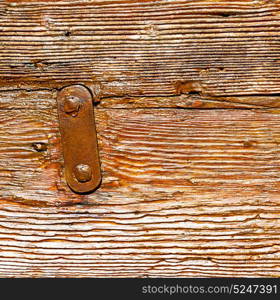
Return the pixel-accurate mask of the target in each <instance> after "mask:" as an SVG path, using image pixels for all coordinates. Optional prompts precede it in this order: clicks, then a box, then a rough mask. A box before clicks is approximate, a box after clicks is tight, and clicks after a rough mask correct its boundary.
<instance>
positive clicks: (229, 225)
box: [0, 107, 280, 277]
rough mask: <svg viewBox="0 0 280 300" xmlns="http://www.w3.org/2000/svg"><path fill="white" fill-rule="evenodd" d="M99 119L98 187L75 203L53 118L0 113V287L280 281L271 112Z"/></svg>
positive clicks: (278, 184)
mask: <svg viewBox="0 0 280 300" xmlns="http://www.w3.org/2000/svg"><path fill="white" fill-rule="evenodd" d="M96 119H97V130H98V138H99V146H100V153H101V161H102V171H103V183H102V186H101V188H100V189H99V190H98V191H96V192H95V193H93V194H91V195H83V196H78V195H75V194H73V193H72V192H70V191H69V189H68V188H67V186H66V184H65V182H64V178H63V171H62V170H63V161H62V153H61V148H60V140H59V132H58V124H57V115H56V110H55V109H53V108H51V107H49V108H46V107H45V108H44V109H31V110H26V109H4V108H3V109H2V110H0V125H1V126H0V191H1V192H0V193H1V201H0V276H2V277H3V276H4V277H13V276H16V277H28V276H33V277H47V276H48V277H49V276H56V277H67V276H72V277H73V276H74V277H79V276H81V277H85V276H94V277H95V276H96V277H103V276H107V277H108V276H109V277H111V276H113V277H146V276H154V277H170V276H178V277H181V276H236V277H239V276H260V277H261V276H275V277H279V276H280V272H279V270H280V245H279V237H280V219H279V212H280V199H279V190H280V159H279V157H280V156H279V141H280V130H279V129H280V118H279V111H278V110H229V109H228V110H172V109H97V110H96ZM38 143H45V146H44V147H43V146H42V144H38ZM38 145H41V147H39V146H38ZM39 150H40V151H41V150H43V151H41V152H38V151H39Z"/></svg>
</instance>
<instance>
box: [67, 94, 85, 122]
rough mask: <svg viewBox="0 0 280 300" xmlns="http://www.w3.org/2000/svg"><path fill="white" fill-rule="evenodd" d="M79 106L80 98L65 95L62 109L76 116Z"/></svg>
mask: <svg viewBox="0 0 280 300" xmlns="http://www.w3.org/2000/svg"><path fill="white" fill-rule="evenodd" d="M80 107H81V100H80V99H79V98H78V97H76V96H66V97H65V99H64V107H63V109H64V111H65V112H66V113H67V114H71V115H72V117H75V116H77V114H78V112H79V110H80Z"/></svg>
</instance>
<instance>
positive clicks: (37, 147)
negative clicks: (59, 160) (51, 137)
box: [32, 143, 48, 152]
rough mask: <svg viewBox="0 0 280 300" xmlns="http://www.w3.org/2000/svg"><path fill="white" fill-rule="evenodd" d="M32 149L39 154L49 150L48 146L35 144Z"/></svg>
mask: <svg viewBox="0 0 280 300" xmlns="http://www.w3.org/2000/svg"><path fill="white" fill-rule="evenodd" d="M32 147H33V149H34V150H35V151H37V152H43V151H46V150H47V149H48V147H47V144H45V143H33V144H32Z"/></svg>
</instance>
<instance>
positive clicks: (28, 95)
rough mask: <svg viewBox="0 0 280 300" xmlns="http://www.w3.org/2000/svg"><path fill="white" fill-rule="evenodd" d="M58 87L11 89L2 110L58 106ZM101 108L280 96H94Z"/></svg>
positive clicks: (248, 101) (278, 103) (246, 102)
mask: <svg viewBox="0 0 280 300" xmlns="http://www.w3.org/2000/svg"><path fill="white" fill-rule="evenodd" d="M57 92H58V91H57V89H44V88H42V89H39V90H36V89H35V90H33V89H11V90H6V91H5V92H3V91H2V92H1V93H0V110H1V109H5V110H15V109H20V110H26V111H30V110H36V109H37V110H44V109H56V107H57V103H56V97H57ZM94 105H95V107H98V108H110V109H111V108H118V109H119V108H128V109H130V108H194V109H197V108H202V109H213V108H238V109H239V108H243V109H252V108H280V96H243V97H242V96H241V97H211V96H203V95H180V96H170V97H133V96H131V97H130V96H126V97H102V98H94Z"/></svg>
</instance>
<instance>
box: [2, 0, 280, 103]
mask: <svg viewBox="0 0 280 300" xmlns="http://www.w3.org/2000/svg"><path fill="white" fill-rule="evenodd" d="M0 18H1V26H0V45H1V47H0V57H1V59H0V75H1V80H0V83H1V84H0V88H1V89H2V90H6V89H11V88H17V89H20V88H31V89H36V88H37V89H41V88H44V87H45V88H61V87H62V86H64V85H67V84H70V83H75V84H76V83H85V84H87V85H88V86H91V88H92V90H93V92H94V93H95V94H96V96H97V97H116V96H118V97H143V96H149V97H166V96H180V95H185V94H186V95H188V94H189V93H198V94H201V95H203V97H207V96H211V97H219V96H228V97H229V96H233V97H234V96H236V95H237V96H238V95H244V96H248V95H251V96H256V95H258V96H260V97H261V96H268V95H270V96H277V97H279V93H280V84H279V83H280V79H279V70H280V69H279V68H280V65H279V62H280V54H279V46H280V42H279V37H280V36H279V26H280V25H279V24H280V22H279V21H280V1H278V0H274V1H272V0H271V1H264V0H259V1H251V0H246V1H236V0H234V1H232V0H231V1H219V0H217V1H211V0H207V1H205V0H204V1H203V0H202V1H196V0H193V1H189V0H176V1H175V0H174V1H166V0H158V1H129V0H125V1H124V0H117V1H97V0H87V1H44V0H36V1H27V0H26V1H18V0H9V1H4V0H0ZM278 99H279V98H278ZM278 99H277V102H279V100H278ZM141 100H145V99H144V98H142V99H141ZM141 100H140V101H141ZM154 100H155V99H154ZM173 100H174V101H175V102H176V98H174V99H173ZM247 100H248V98H247ZM237 102H238V101H237ZM218 104H219V103H218ZM253 104H255V103H253ZM157 105H158V106H160V105H161V102H160V101H159V103H158V104H157ZM212 105H213V102H212Z"/></svg>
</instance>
